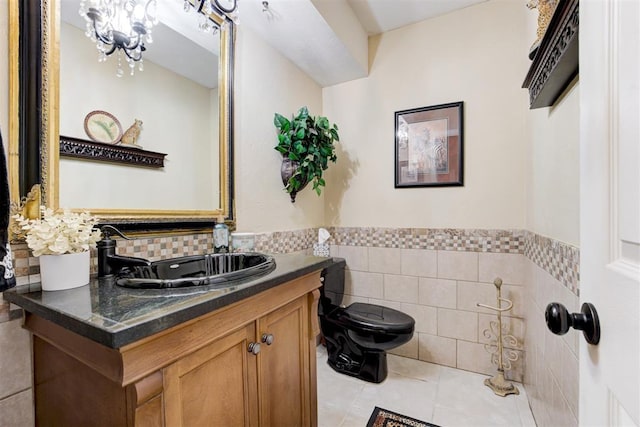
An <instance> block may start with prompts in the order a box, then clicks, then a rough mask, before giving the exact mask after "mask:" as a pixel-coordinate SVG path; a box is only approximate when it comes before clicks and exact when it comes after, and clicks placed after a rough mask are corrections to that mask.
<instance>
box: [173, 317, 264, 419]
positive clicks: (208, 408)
mask: <svg viewBox="0 0 640 427" xmlns="http://www.w3.org/2000/svg"><path fill="white" fill-rule="evenodd" d="M255 334H256V329H255V324H254V323H251V324H250V325H247V326H246V327H243V328H242V329H239V330H237V331H235V332H232V333H230V334H229V335H226V336H225V337H224V338H221V339H219V340H216V341H215V342H213V343H212V344H209V345H207V346H206V347H204V348H202V349H200V350H198V351H196V352H195V353H192V354H190V355H188V356H185V357H184V358H182V359H180V360H178V361H177V362H175V363H174V364H172V365H170V366H168V367H167V368H166V369H165V370H164V396H165V402H164V407H165V425H167V426H185V427H186V426H211V425H220V426H257V425H258V400H257V389H258V384H257V373H256V368H257V360H256V356H254V355H253V354H251V353H249V352H248V351H247V346H248V345H249V343H250V342H251V341H252V340H253V339H254V338H255Z"/></svg>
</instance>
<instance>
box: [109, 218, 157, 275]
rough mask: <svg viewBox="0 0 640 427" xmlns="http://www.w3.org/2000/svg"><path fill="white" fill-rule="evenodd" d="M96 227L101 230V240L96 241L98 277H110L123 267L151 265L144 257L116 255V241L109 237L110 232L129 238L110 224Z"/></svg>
mask: <svg viewBox="0 0 640 427" xmlns="http://www.w3.org/2000/svg"><path fill="white" fill-rule="evenodd" d="M98 228H100V230H101V231H102V240H100V241H99V242H98V243H97V247H98V277H99V278H102V277H111V276H113V275H114V274H116V273H118V272H119V271H120V270H122V269H123V268H125V267H135V266H145V265H151V261H149V260H146V259H144V258H136V257H128V256H122V255H117V254H116V241H115V240H113V239H112V238H111V234H112V233H115V234H117V235H118V236H120V237H122V238H123V239H126V240H131V238H130V237H127V236H125V235H124V234H122V232H121V231H120V230H118V229H117V228H115V227H113V226H111V225H102V226H99V227H98Z"/></svg>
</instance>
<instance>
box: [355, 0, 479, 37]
mask: <svg viewBox="0 0 640 427" xmlns="http://www.w3.org/2000/svg"><path fill="white" fill-rule="evenodd" d="M483 1H486V0H347V3H349V6H351V9H353V11H354V12H355V14H356V16H357V18H358V20H359V21H360V23H361V24H362V27H363V28H364V29H365V30H366V31H367V33H368V34H369V35H373V34H379V33H384V32H386V31H390V30H395V29H396V28H400V27H404V26H405V25H409V24H414V23H416V22H420V21H424V20H425V19H429V18H433V17H435V16H438V15H444V14H445V13H449V12H452V11H454V10H457V9H462V8H464V7H467V6H471V5H473V4H476V3H481V2H483Z"/></svg>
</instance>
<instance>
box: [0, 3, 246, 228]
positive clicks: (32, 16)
mask: <svg viewBox="0 0 640 427" xmlns="http://www.w3.org/2000/svg"><path fill="white" fill-rule="evenodd" d="M36 3H37V2H33V1H30V0H19V1H16V2H10V6H9V7H10V10H9V25H10V34H11V38H10V52H12V57H11V58H10V70H11V73H10V76H9V77H10V92H11V93H10V104H11V105H10V108H11V117H12V119H14V118H15V120H12V122H11V123H10V129H9V169H10V186H11V194H12V199H13V200H12V201H13V202H14V203H17V202H18V201H19V200H20V199H22V200H23V202H24V198H25V197H26V196H27V193H29V192H31V193H32V195H35V196H34V198H35V201H34V202H33V203H31V205H33V204H36V205H39V204H43V205H45V206H47V207H52V208H54V209H58V208H70V209H72V210H88V211H90V212H91V213H92V214H94V215H96V216H98V217H99V218H100V219H101V222H108V223H126V224H129V225H131V224H136V223H138V224H141V228H149V224H152V223H157V224H164V227H162V226H158V227H157V228H198V224H200V225H201V226H203V227H207V226H209V225H210V224H212V223H213V221H214V220H216V219H218V218H220V217H223V218H224V219H225V222H227V223H233V222H234V206H233V149H232V147H233V125H232V117H233V100H232V98H233V65H234V64H233V49H234V32H235V27H234V24H233V22H232V21H231V20H230V19H228V18H227V17H225V16H221V15H218V14H216V13H215V12H211V14H210V15H209V19H210V20H211V21H212V22H213V23H215V26H217V27H219V32H218V36H217V37H218V39H217V41H215V40H216V39H215V38H214V37H213V36H212V35H210V34H209V37H210V39H211V40H214V42H211V44H212V46H211V49H209V50H210V51H212V52H213V53H212V54H211V57H212V58H213V57H215V56H216V55H217V58H218V59H217V72H218V73H217V74H218V78H217V79H216V80H217V81H215V82H213V83H209V84H208V86H207V83H203V84H200V82H191V81H186V80H185V77H184V75H180V76H178V77H176V79H182V80H185V82H183V83H175V81H177V80H175V81H174V80H167V79H168V78H169V77H168V76H169V75H170V74H176V73H177V74H180V71H175V70H174V69H172V68H171V66H170V65H166V64H164V63H160V62H158V63H155V62H154V60H152V59H150V58H152V55H151V49H154V48H155V49H156V50H158V51H159V50H160V48H159V47H158V46H163V45H164V44H167V45H171V46H173V47H172V49H173V50H172V51H169V53H165V56H169V57H172V56H173V57H174V58H173V62H178V63H182V64H183V65H184V64H188V65H189V67H188V68H190V69H191V70H187V72H190V71H193V69H194V68H196V67H195V65H193V66H191V64H195V61H194V60H193V58H191V59H190V58H186V57H178V58H175V57H176V56H179V55H182V54H183V53H184V52H186V51H187V50H189V49H191V48H176V47H175V46H176V45H175V44H173V43H174V42H173V41H170V42H166V41H165V38H163V37H164V36H163V37H160V35H161V31H157V32H155V33H154V36H156V37H157V38H156V40H154V42H153V43H151V44H150V45H148V47H147V51H146V52H145V55H146V54H149V55H148V56H149V58H145V61H144V62H145V63H144V67H145V69H144V71H141V72H140V71H136V72H135V74H134V75H132V76H122V77H118V76H117V75H116V74H115V72H113V70H114V67H113V66H107V67H105V65H108V64H105V63H98V61H97V59H96V57H97V55H96V53H97V51H96V50H95V42H92V41H91V40H90V39H89V38H88V37H86V36H85V34H83V32H82V31H81V30H80V29H78V28H76V27H74V24H73V23H72V22H70V19H68V18H66V17H67V16H70V15H78V13H77V8H78V5H79V3H80V2H79V0H41V2H40V5H37V4H36ZM158 3H173V4H176V5H178V11H177V12H179V13H180V14H182V15H180V17H183V16H186V15H188V14H187V13H185V12H184V11H183V10H182V5H181V4H179V3H180V2H158ZM69 7H71V8H76V10H75V11H73V13H69V11H65V8H69ZM190 14H191V19H192V21H193V22H192V23H191V25H192V27H193V28H192V29H193V30H194V31H198V21H197V20H198V19H202V17H201V16H200V17H199V18H198V17H196V16H194V15H197V12H195V10H192V11H191V12H190ZM169 15H175V16H178V15H179V14H178V13H173V12H169ZM163 25H164V24H163ZM166 26H167V27H168V31H165V33H172V31H173V32H174V33H175V32H178V30H176V28H175V26H174V27H171V26H170V25H169V24H167V25H166ZM183 26H184V25H183ZM154 31H155V29H154ZM195 37H200V38H202V35H199V36H194V37H193V38H195ZM176 38H178V39H189V40H190V39H191V38H192V37H191V36H189V35H188V34H187V33H186V32H183V33H180V34H179V35H178V36H176ZM182 41H184V40H182ZM206 43H210V42H209V41H204V42H202V41H195V42H194V44H195V47H194V48H193V49H192V50H193V51H194V52H196V55H197V56H196V57H195V59H202V58H203V57H205V56H207V55H209V54H208V53H206V52H205V50H206V49H208V48H209V46H203V45H204V44H206ZM198 44H199V46H198ZM92 49H93V55H90V57H89V58H85V56H87V50H88V51H91V50H92ZM18 52H19V54H18ZM198 52H205V53H202V54H197V53H198ZM14 53H15V55H14ZM113 56H114V57H115V56H116V55H113ZM159 56H162V55H159ZM109 61H111V62H112V63H115V62H116V58H109ZM107 62H108V61H107ZM201 62H202V61H201ZM206 64H207V63H205V65H204V67H206V66H207V65H206ZM208 64H213V63H212V62H209V63H208ZM100 67H102V69H101V71H100V72H101V73H102V76H101V78H103V77H105V76H107V77H106V79H105V80H98V77H97V76H96V75H95V74H89V73H95V72H96V71H95V70H96V69H100ZM212 67H216V64H213V65H212ZM34 70H41V72H40V73H34ZM213 71H216V70H215V69H212V72H211V73H207V74H215V73H213ZM110 73H112V74H110ZM171 78H173V77H171ZM127 79H128V80H127ZM194 80H195V79H194ZM210 80H211V79H210ZM203 85H204V86H203ZM120 86H122V87H124V89H122V88H121V87H120ZM144 87H147V88H155V92H146V93H145V92H144V91H143V88H144ZM178 87H179V89H176V90H173V89H174V88H178ZM200 87H203V88H204V89H202V91H200V89H199V88H200ZM185 88H186V89H185ZM149 90H151V89H149ZM183 92H185V93H186V95H184V96H183V97H182V98H180V99H176V98H175V97H174V98H172V97H171V96H179V95H181V94H182V93H183ZM100 94H102V95H103V96H102V97H100V96H98V95H100ZM196 98H197V99H198V100H199V101H198V102H200V104H198V105H196V106H193V105H192V104H187V103H186V100H193V99H196ZM163 102H166V103H164V104H163ZM206 104H208V107H209V110H206V111H205V108H202V107H201V106H202V105H206ZM96 110H98V111H100V110H105V111H102V112H104V113H107V114H105V115H103V117H113V118H114V119H115V117H116V116H117V117H119V120H120V121H121V122H122V125H121V126H122V130H123V131H125V132H124V133H125V134H126V129H127V128H128V126H129V125H130V124H132V123H133V124H138V122H142V131H141V132H140V129H138V133H139V135H140V138H139V139H138V144H140V145H139V146H138V147H135V148H136V149H138V148H142V149H143V150H142V151H145V152H146V151H147V150H148V151H149V152H156V151H163V153H167V154H166V159H165V163H164V166H162V167H159V168H149V167H144V166H145V165H144V164H143V165H142V166H143V167H140V166H135V165H133V166H132V165H131V164H124V165H123V164H121V163H118V162H115V161H110V159H109V158H108V156H107V159H106V161H104V159H102V160H100V159H98V160H96V159H95V158H93V159H92V158H90V159H89V160H87V159H86V158H85V159H78V158H71V157H69V156H67V152H66V151H65V150H66V149H65V148H63V151H62V155H61V139H62V141H63V142H65V141H66V140H67V139H72V140H80V141H81V142H83V143H84V142H85V141H84V140H87V141H86V142H87V143H91V142H95V140H94V141H90V140H89V139H90V138H88V136H87V135H86V134H83V132H84V131H85V130H86V123H85V121H86V120H85V119H88V118H89V117H96V115H95V114H93V113H95V112H96ZM108 110H110V111H108ZM203 111H204V112H203ZM152 112H154V113H155V115H152V114H151V113H152ZM175 117H177V119H176V120H177V121H172V120H171V119H172V118H175ZM114 121H116V120H114ZM83 124H84V125H85V127H83ZM131 127H132V128H133V126H131ZM203 129H204V130H203ZM196 131H197V132H196ZM198 132H199V133H198ZM70 133H71V135H70ZM87 133H88V132H87ZM61 134H63V135H64V136H63V137H62V138H61ZM196 134H197V136H198V137H197V138H196V136H194V135H196ZM196 140H197V141H198V144H196V145H197V146H198V147H199V148H197V149H196V148H193V146H191V145H189V144H191V143H192V142H193V141H196ZM123 141H124V139H122V140H119V141H116V142H115V144H113V141H108V142H112V144H111V146H109V147H103V146H102V145H108V144H104V143H102V145H99V144H101V143H98V145H99V146H98V149H99V150H101V152H102V151H104V150H116V151H118V150H120V151H122V150H125V147H124V145H123V144H124V143H123ZM85 145H86V144H85ZM82 147H83V148H82V149H83V150H85V151H86V150H87V149H86V147H85V146H84V145H83V146H82ZM92 147H93V146H92ZM92 149H94V148H92ZM198 150H200V151H198ZM202 150H205V151H202ZM129 151H131V152H132V153H133V154H132V156H135V157H136V158H137V157H140V156H139V155H138V153H142V151H139V152H138V151H136V150H132V149H130V148H129ZM203 153H204V154H203ZM118 155H120V154H118ZM202 159H205V160H206V161H202ZM196 162H199V163H198V164H196ZM212 184H213V185H212ZM38 191H39V193H40V194H39V195H38V194H37V193H38ZM120 196H122V198H121V199H118V198H117V197H120ZM28 211H29V213H30V214H32V215H33V212H34V211H35V212H36V213H37V212H38V210H37V209H33V207H31V208H30V209H28ZM142 225H144V227H142ZM133 228H135V227H133Z"/></svg>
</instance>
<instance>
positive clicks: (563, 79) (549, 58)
mask: <svg viewBox="0 0 640 427" xmlns="http://www.w3.org/2000/svg"><path fill="white" fill-rule="evenodd" d="M578 3H579V0H560V1H559V2H558V6H557V7H556V11H555V12H554V14H553V17H552V18H551V21H550V22H549V26H548V27H547V31H546V33H545V35H544V37H543V38H542V41H541V42H540V47H539V48H538V51H537V52H536V55H535V57H534V58H533V62H532V63H531V67H530V68H529V72H528V73H527V77H526V78H525V79H524V83H523V84H522V87H523V88H527V89H529V108H531V109H534V108H542V107H549V106H551V105H553V104H554V103H555V102H556V101H557V99H558V98H559V97H560V95H561V94H562V92H563V91H564V90H565V89H566V88H567V87H568V86H569V84H570V83H571V81H572V80H573V79H574V77H575V76H577V75H578V24H579V21H580V20H579V15H578V9H579V8H578Z"/></svg>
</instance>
